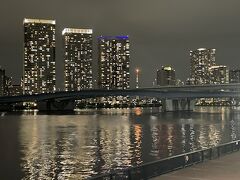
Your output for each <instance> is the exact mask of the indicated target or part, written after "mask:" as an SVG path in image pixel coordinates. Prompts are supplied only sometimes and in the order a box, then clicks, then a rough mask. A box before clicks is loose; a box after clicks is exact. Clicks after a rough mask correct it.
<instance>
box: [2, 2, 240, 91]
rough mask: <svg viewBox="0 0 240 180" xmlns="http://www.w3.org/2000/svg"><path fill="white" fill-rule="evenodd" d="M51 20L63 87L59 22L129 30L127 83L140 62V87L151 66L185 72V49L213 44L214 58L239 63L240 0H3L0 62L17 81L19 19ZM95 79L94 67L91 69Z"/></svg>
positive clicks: (98, 30) (150, 76)
mask: <svg viewBox="0 0 240 180" xmlns="http://www.w3.org/2000/svg"><path fill="white" fill-rule="evenodd" d="M25 17H27V18H39V19H41V18H43V19H56V23H57V24H56V33H57V39H56V51H57V59H56V63H57V86H58V87H63V84H62V83H63V61H64V60H63V54H62V51H63V41H62V38H61V31H62V29H63V28H64V27H72V28H92V29H93V33H94V36H93V37H94V41H93V43H94V44H95V45H94V59H93V62H94V67H96V65H97V50H96V43H97V41H96V36H99V35H129V36H130V43H131V52H130V53H131V72H132V75H131V79H132V80H131V81H132V83H131V85H132V86H134V84H133V81H134V78H135V77H134V75H133V72H134V69H135V67H140V69H141V77H140V83H141V84H140V85H141V86H151V85H152V81H153V80H154V78H155V76H156V70H157V69H158V68H160V67H161V66H162V65H168V64H170V65H172V66H173V67H174V68H175V70H176V74H177V77H178V78H180V79H182V80H185V79H186V78H187V77H188V76H189V67H190V60H189V50H191V49H196V48H200V47H207V48H216V49H217V51H216V62H217V63H218V64H220V65H228V66H229V67H230V68H237V67H239V68H240V64H239V61H240V53H239V52H240V1H239V0H201V1H197V0H5V1H4V2H3V1H1V6H0V19H1V28H0V32H1V33H0V36H1V38H0V39H1V40H0V46H1V48H0V65H1V66H2V67H3V68H5V69H6V71H7V75H10V76H12V77H13V79H14V83H18V82H19V81H20V77H21V76H22V70H23V19H24V18H25ZM93 73H94V74H95V75H94V78H96V75H97V71H96V68H94V71H93Z"/></svg>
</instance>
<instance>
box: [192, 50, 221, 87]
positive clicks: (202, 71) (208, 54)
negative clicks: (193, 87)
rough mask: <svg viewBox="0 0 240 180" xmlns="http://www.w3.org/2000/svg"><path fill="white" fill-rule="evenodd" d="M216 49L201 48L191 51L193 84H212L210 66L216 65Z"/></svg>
mask: <svg viewBox="0 0 240 180" xmlns="http://www.w3.org/2000/svg"><path fill="white" fill-rule="evenodd" d="M215 54H216V49H206V48H199V49H197V50H195V51H190V60H191V67H190V68H191V72H190V78H191V81H192V84H210V83H211V73H210V67H211V66H214V65H215Z"/></svg>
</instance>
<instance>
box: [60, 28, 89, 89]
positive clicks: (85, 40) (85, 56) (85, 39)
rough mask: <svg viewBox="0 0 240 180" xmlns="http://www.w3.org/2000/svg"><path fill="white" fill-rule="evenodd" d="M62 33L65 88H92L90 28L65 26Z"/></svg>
mask: <svg viewBox="0 0 240 180" xmlns="http://www.w3.org/2000/svg"><path fill="white" fill-rule="evenodd" d="M62 35H63V38H64V46H65V48H64V50H65V51H64V61H65V63H64V64H65V65H64V66H65V70H64V77H65V78H64V79H65V83H64V84H65V90H66V91H77V90H81V89H92V87H93V80H92V29H73V28H65V29H64V30H63V32H62Z"/></svg>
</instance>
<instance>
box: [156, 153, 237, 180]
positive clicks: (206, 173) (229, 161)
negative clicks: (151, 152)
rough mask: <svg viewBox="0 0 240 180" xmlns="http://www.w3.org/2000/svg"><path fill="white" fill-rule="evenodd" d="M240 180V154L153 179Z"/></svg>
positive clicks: (233, 154) (229, 155)
mask: <svg viewBox="0 0 240 180" xmlns="http://www.w3.org/2000/svg"><path fill="white" fill-rule="evenodd" d="M158 179H159V180H226V179H231V180H239V179H240V152H239V151H238V152H235V153H232V154H228V155H226V156H223V157H221V158H219V159H214V160H209V161H207V162H203V163H200V164H196V165H193V166H190V167H187V168H185V169H181V170H178V171H174V172H171V173H169V174H164V175H162V176H158V177H155V178H153V180H158Z"/></svg>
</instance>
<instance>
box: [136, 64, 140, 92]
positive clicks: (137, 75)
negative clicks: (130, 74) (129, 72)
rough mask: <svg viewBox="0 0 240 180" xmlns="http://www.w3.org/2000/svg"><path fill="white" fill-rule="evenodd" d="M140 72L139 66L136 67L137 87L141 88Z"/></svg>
mask: <svg viewBox="0 0 240 180" xmlns="http://www.w3.org/2000/svg"><path fill="white" fill-rule="evenodd" d="M139 72H140V70H139V69H138V68H137V69H136V88H137V89H138V88H139Z"/></svg>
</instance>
